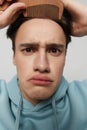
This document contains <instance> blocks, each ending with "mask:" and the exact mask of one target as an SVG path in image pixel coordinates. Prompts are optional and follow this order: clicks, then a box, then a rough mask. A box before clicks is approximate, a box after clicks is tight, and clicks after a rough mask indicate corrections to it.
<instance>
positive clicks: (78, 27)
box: [61, 0, 87, 36]
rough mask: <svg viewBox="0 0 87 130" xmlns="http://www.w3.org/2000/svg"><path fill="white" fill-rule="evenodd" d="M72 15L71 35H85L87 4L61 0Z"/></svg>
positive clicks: (86, 31) (73, 0) (86, 29)
mask: <svg viewBox="0 0 87 130" xmlns="http://www.w3.org/2000/svg"><path fill="white" fill-rule="evenodd" d="M61 1H62V2H63V3H64V6H65V8H66V9H67V10H68V11H69V12H70V14H71V16H72V21H71V29H72V35H73V36H85V35H87V5H83V4H81V3H79V2H77V1H75V0H61Z"/></svg>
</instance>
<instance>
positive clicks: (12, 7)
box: [3, 2, 26, 17]
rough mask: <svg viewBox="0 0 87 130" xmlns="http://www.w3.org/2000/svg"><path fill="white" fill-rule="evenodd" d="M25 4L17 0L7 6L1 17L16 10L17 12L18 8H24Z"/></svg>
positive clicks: (9, 14)
mask: <svg viewBox="0 0 87 130" xmlns="http://www.w3.org/2000/svg"><path fill="white" fill-rule="evenodd" d="M25 8H26V6H25V4H24V3H21V2H17V3H14V4H12V5H11V6H9V7H8V8H7V9H6V10H5V11H4V13H3V17H6V16H10V17H11V16H13V15H14V14H15V13H16V12H18V11H19V10H22V9H25Z"/></svg>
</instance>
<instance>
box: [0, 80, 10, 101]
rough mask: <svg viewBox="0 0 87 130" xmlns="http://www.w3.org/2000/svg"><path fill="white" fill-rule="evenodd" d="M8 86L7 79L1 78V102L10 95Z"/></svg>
mask: <svg viewBox="0 0 87 130" xmlns="http://www.w3.org/2000/svg"><path fill="white" fill-rule="evenodd" d="M6 86H7V84H6V81H5V80H0V102H1V101H2V100H3V99H4V98H6V97H7V96H8V92H7V89H6Z"/></svg>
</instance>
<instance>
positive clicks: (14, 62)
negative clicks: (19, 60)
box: [13, 55, 16, 65]
mask: <svg viewBox="0 0 87 130" xmlns="http://www.w3.org/2000/svg"><path fill="white" fill-rule="evenodd" d="M13 64H14V65H16V60H15V55H13Z"/></svg>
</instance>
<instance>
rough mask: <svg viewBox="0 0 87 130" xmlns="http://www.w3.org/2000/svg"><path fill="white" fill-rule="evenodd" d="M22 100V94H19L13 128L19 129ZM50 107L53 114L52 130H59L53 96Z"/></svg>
mask: <svg viewBox="0 0 87 130" xmlns="http://www.w3.org/2000/svg"><path fill="white" fill-rule="evenodd" d="M22 101H23V100H22V95H20V101H19V106H18V110H17V115H16V121H15V130H19V124H20V114H21V108H22ZM52 108H53V114H54V130H59V128H58V120H57V111H56V103H55V98H53V99H52Z"/></svg>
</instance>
